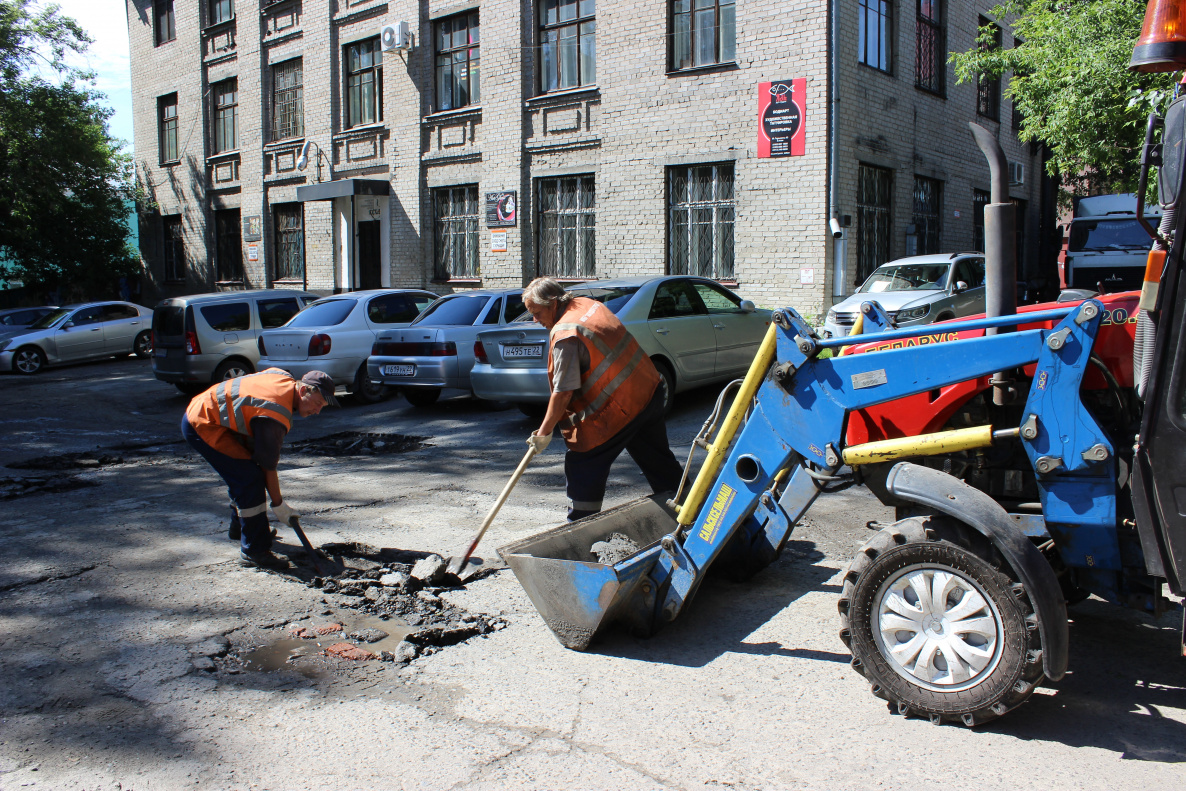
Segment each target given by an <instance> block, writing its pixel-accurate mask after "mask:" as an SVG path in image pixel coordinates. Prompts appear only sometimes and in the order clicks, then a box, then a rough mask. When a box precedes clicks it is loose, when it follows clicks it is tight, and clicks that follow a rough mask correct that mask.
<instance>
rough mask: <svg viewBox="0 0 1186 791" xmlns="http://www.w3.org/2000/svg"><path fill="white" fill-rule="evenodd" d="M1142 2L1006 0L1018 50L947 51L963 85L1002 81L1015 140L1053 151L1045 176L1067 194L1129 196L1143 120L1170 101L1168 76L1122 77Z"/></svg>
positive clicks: (1005, 15) (999, 14)
mask: <svg viewBox="0 0 1186 791" xmlns="http://www.w3.org/2000/svg"><path fill="white" fill-rule="evenodd" d="M1145 5H1146V3H1145V0H1061V1H1053V2H1052V0H1010V1H1009V2H1006V3H1003V4H1002V5H1000V6H998V7H996V8H994V9H993V12H992V13H993V15H994V16H995V17H996V18H997V19H1001V20H1006V21H1008V20H1011V21H1012V24H1011V28H1012V31H1013V34H1014V38H1015V40H1016V41H1015V46H1013V47H1011V48H1008V49H1006V48H1003V47H995V46H991V41H989V40H987V39H986V35H985V34H986V30H984V29H982V30H981V36H980V41H981V42H984V43H983V46H984V47H985V48H984V49H980V48H977V49H973V50H970V51H968V52H962V53H951V55H950V61H951V62H952V63H953V64H954V65H955V71H956V77H957V79H958V80H959V82H967V81H973V80H975V79H976V78H977V77H978V76H979V75H981V74H985V75H991V76H997V75H1006V74H1009V75H1011V76H1010V79H1009V82H1008V86H1007V88H1006V90H1005V95H1006V96H1008V97H1009V98H1010V99H1012V101H1013V104H1014V107H1015V111H1020V112H1021V115H1022V122H1021V129H1020V133H1019V136H1020V137H1021V139H1022V140H1026V141H1030V140H1034V141H1040V142H1043V143H1045V144H1046V146H1047V147H1048V148H1049V150H1050V152H1051V158H1050V160H1049V162H1048V164H1047V169H1048V171H1049V172H1050V173H1051V174H1052V175H1061V178H1062V182H1063V186H1064V188H1065V189H1075V188H1076V187H1078V188H1084V187H1088V186H1090V187H1091V188H1094V189H1096V190H1102V191H1105V192H1132V191H1135V188H1136V183H1137V175H1138V172H1139V164H1138V161H1137V159H1138V157H1139V155H1140V149H1141V144H1142V143H1143V141H1144V134H1145V123H1146V121H1147V119H1148V116H1149V113H1150V111H1152V110H1159V111H1160V110H1164V108H1165V107H1166V105H1168V103H1169V101H1170V99H1171V98H1172V96H1173V92H1174V86H1175V78H1174V76H1173V75H1170V74H1139V73H1135V72H1130V71H1129V70H1128V61H1129V59H1130V58H1131V56H1132V48H1133V45H1134V44H1136V40H1137V38H1138V36H1139V35H1140V32H1141V23H1142V21H1143V19H1144V14H1145Z"/></svg>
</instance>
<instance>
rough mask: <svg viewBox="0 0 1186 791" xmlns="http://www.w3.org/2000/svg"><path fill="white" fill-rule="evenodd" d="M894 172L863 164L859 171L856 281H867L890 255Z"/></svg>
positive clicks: (858, 283) (859, 282)
mask: <svg viewBox="0 0 1186 791" xmlns="http://www.w3.org/2000/svg"><path fill="white" fill-rule="evenodd" d="M893 185H894V174H893V171H891V170H888V169H886V168H879V167H877V166H876V165H866V164H864V163H861V165H860V168H859V170H858V172H857V271H856V282H855V284H854V285H857V286H859V285H860V284H861V283H864V282H865V279H866V278H868V277H869V275H871V274H873V270H874V269H876V268H877V267H879V266H881V265H882V264H884V263H885V262H886V261H888V260H889V257H890V207H891V206H892V203H893V194H894V191H893Z"/></svg>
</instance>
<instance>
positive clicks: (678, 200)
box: [667, 163, 736, 280]
mask: <svg viewBox="0 0 1186 791" xmlns="http://www.w3.org/2000/svg"><path fill="white" fill-rule="evenodd" d="M667 194H668V219H667V226H668V241H667V269H668V272H669V273H670V274H673V275H699V276H701V277H709V278H713V279H714V280H732V279H733V277H734V270H733V222H734V216H735V211H736V207H735V202H734V190H733V164H732V163H724V164H719V165H692V166H690V167H673V168H669V169H668V171H667Z"/></svg>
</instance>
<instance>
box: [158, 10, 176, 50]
mask: <svg viewBox="0 0 1186 791" xmlns="http://www.w3.org/2000/svg"><path fill="white" fill-rule="evenodd" d="M152 18H153V35H154V37H155V41H156V45H157V46H158V47H159V46H160V45H161V44H164V43H165V42H167V41H172V40H173V39H175V38H177V26H176V22H175V20H174V17H173V0H153V3H152Z"/></svg>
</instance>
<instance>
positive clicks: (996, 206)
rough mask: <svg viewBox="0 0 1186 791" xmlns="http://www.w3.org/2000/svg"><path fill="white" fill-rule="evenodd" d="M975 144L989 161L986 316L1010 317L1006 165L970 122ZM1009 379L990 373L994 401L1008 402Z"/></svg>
mask: <svg viewBox="0 0 1186 791" xmlns="http://www.w3.org/2000/svg"><path fill="white" fill-rule="evenodd" d="M968 126H969V127H971V129H972V136H973V137H974V138H976V145H978V146H980V150H981V151H982V152H983V153H984V158H985V159H987V160H988V168H989V172H990V174H991V178H992V191H991V193H990V195H989V201H990V202H989V204H988V205H987V206H985V207H984V303H985V305H984V306H985V313H986V314H987V316H988V318H993V317H995V316H1011V315H1013V314H1014V313H1016V312H1017V244H1016V239H1017V219H1016V217H1015V208H1014V206H1013V204H1012V203H1011V202H1010V201H1009V164H1008V162H1007V160H1006V159H1005V152H1004V151H1003V150H1002V149H1001V144H1000V143H999V142H997V139H996V138H995V137H993V136H992V133H991V132H989V131H988V130H987V129H985V128H984V127H983V126H980V125H979V124H974V123H971V122H969V123H968ZM1008 331H1010V328H1005V327H1001V328H990V329H989V330H988V331H987V332H988V334H990V335H995V334H996V333H997V332H1008ZM1011 383H1012V380H1011V379H1010V378H1009V376H1008V373H1007V372H1005V371H998V372H997V373H995V374H993V377H992V386H993V394H992V398H993V403H995V404H996V405H998V406H1002V405H1004V404H1006V403H1009V393H1010V390H1011V388H1010V387H1009V385H1010V384H1011Z"/></svg>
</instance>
